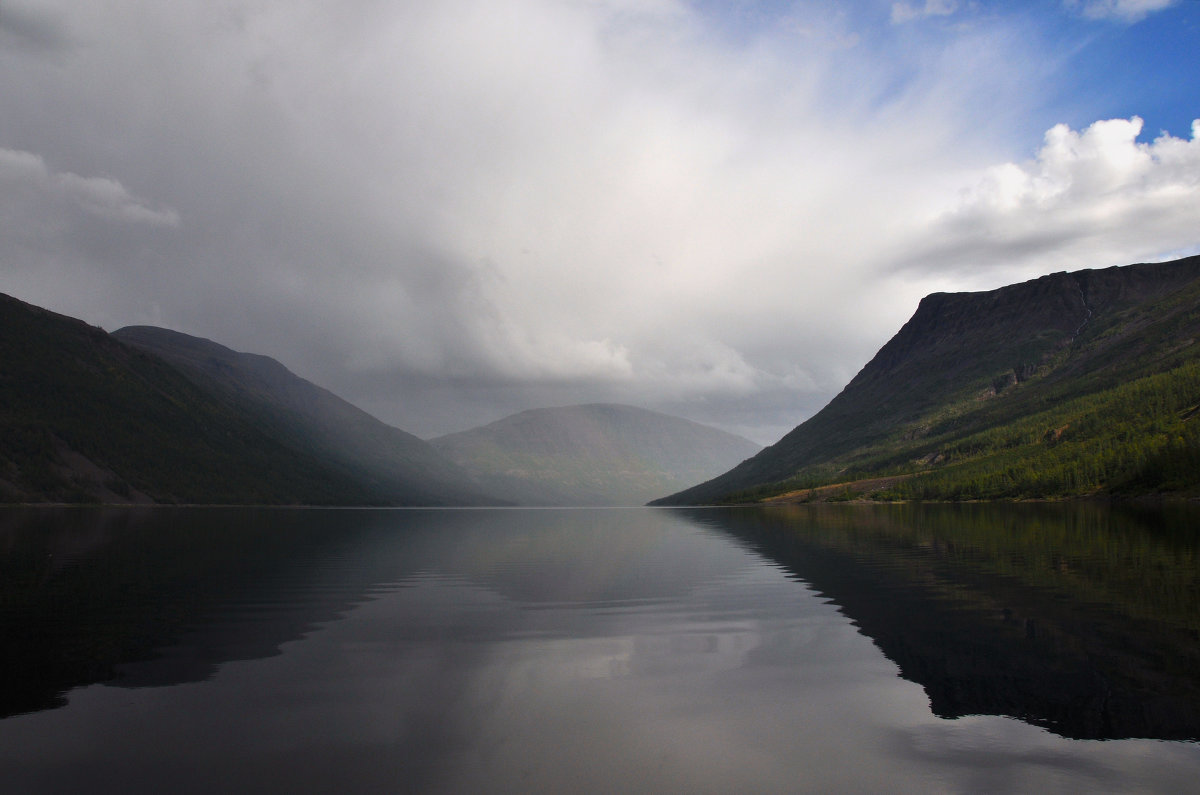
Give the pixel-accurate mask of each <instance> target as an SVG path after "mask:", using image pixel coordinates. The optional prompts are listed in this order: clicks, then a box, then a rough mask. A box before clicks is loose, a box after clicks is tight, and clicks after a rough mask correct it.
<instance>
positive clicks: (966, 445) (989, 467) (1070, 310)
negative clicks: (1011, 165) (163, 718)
mask: <svg viewBox="0 0 1200 795" xmlns="http://www.w3.org/2000/svg"><path fill="white" fill-rule="evenodd" d="M664 495H669V496H664ZM1094 496H1106V497H1146V496H1155V497H1177V498H1190V497H1196V496H1200V257H1190V258H1187V259H1182V260H1177V261H1174V262H1167V263H1152V264H1141V265H1130V266H1125V267H1115V268H1106V269H1102V270H1086V269H1085V270H1079V271H1075V272H1072V273H1056V274H1051V275H1049V276H1044V277H1042V278H1040V279H1035V280H1032V281H1029V282H1024V283H1021V284H1015V285H1010V286H1008V287H1003V288H1000V289H997V290H991V291H986V292H977V293H937V294H933V295H930V296H927V297H926V298H925V299H924V300H922V301H921V303H920V306H919V307H918V308H917V311H916V313H915V314H914V315H913V317H912V318H911V319H910V320H909V321H908V323H906V324H905V325H904V326H903V327H902V328H901V329H900V330H899V331H898V332H897V334H896V335H895V336H894V337H893V338H892V339H891V340H890V341H889V342H888V343H887V344H886V345H884V346H883V348H881V349H880V351H879V352H878V353H877V354H876V355H875V357H874V358H873V359H872V360H871V361H870V362H868V363H867V365H866V366H865V367H863V369H862V370H861V371H860V372H859V373H858V375H856V376H855V377H854V378H853V379H852V380H851V381H850V383H849V384H847V385H846V387H845V388H844V389H843V391H842V392H841V393H840V394H839V395H838V396H837V397H835V398H834V399H833V400H832V401H830V403H829V404H828V405H827V406H826V407H825V408H824V409H822V410H821V411H820V412H818V413H817V414H816V415H814V416H813V417H811V418H809V419H807V420H806V421H804V422H802V423H801V424H799V425H798V426H797V427H796V428H795V429H794V430H793V431H791V432H790V433H788V434H787V435H786V436H784V437H783V438H782V439H780V440H779V441H778V442H777V443H775V444H773V445H771V446H769V447H767V448H760V447H759V446H758V445H756V444H754V443H753V442H750V441H749V440H747V439H744V438H741V437H738V436H735V435H733V434H729V433H726V432H724V431H721V430H718V429H715V428H711V427H707V426H704V425H700V424H698V423H694V422H691V421H689V420H684V419H681V418H678V417H672V416H668V415H665V414H660V413H657V412H652V411H647V410H645V409H641V408H636V407H632V406H624V405H614V404H590V405H582V406H568V407H558V408H539V409H533V410H529V411H525V412H521V413H519V414H516V415H513V416H511V417H507V418H504V419H501V420H499V421H497V422H494V423H491V424H489V425H486V426H483V427H480V428H475V429H472V430H468V431H464V432H461V433H455V434H450V435H447V436H442V437H439V438H436V439H431V440H422V439H419V438H417V437H416V436H414V435H412V434H410V433H406V432H405V431H402V430H400V429H397V428H394V427H391V426H389V425H387V424H385V423H383V422H381V421H379V420H378V419H376V418H374V417H372V416H371V415H369V414H367V413H366V412H364V411H362V410H360V409H358V408H357V407H355V406H353V405H351V404H350V403H348V402H347V401H345V400H343V399H342V398H340V397H338V396H337V395H335V394H333V393H332V392H329V391H328V390H326V389H323V388H321V387H319V386H317V385H315V384H312V383H310V382H308V381H306V380H304V379H302V378H300V377H299V376H297V375H295V374H294V373H292V372H290V371H289V370H288V369H287V368H286V367H285V366H284V365H283V364H281V363H280V362H277V361H275V360H273V359H270V358H268V357H265V356H259V355H255V354H251V353H241V352H237V351H233V350H231V349H229V348H226V347H224V346H222V345H220V344H218V343H216V342H212V341H210V340H205V339H200V338H197V337H192V336H188V335H186V334H182V333H179V332H177V331H171V330H168V329H162V328H155V327H149V326H134V327H127V328H123V329H120V330H118V331H115V332H113V333H111V334H110V333H106V332H105V331H103V330H102V329H99V328H96V327H93V326H89V325H88V324H86V323H84V322H82V321H79V320H76V319H73V318H69V317H66V316H63V315H58V314H55V313H53V312H49V311H47V310H45V309H41V308H39V307H35V306H32V305H30V304H26V303H24V302H22V301H20V300H18V299H16V298H12V297H8V296H0V502H7V503H111V504H129V503H135V504H140V503H145V504H155V503H169V504H231V505H244V504H263V505H383V506H404V505H414V506H415V505H447V506H470V505H641V504H644V503H646V502H648V501H650V502H651V504H657V505H697V504H739V503H758V502H807V501H829V500H856V499H871V500H995V499H1004V500H1011V499H1057V498H1074V497H1094Z"/></svg>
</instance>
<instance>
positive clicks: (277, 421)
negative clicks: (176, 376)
mask: <svg viewBox="0 0 1200 795" xmlns="http://www.w3.org/2000/svg"><path fill="white" fill-rule="evenodd" d="M112 336H113V337H114V338H115V339H117V340H119V341H121V342H123V343H125V344H127V345H130V346H132V347H134V348H138V349H139V350H142V351H144V352H146V353H149V354H152V355H154V356H157V357H159V358H161V359H163V360H164V361H166V362H168V363H170V364H171V365H173V366H175V367H176V368H178V369H179V370H180V372H182V373H184V374H185V375H186V376H188V378H190V379H191V380H192V381H193V382H194V383H196V384H197V385H198V386H200V387H201V388H203V389H205V390H206V391H207V392H209V393H211V394H213V395H215V396H217V397H218V398H219V399H220V400H221V401H222V402H223V403H225V404H226V405H228V406H230V407H231V408H232V409H234V410H236V411H238V412H239V413H241V414H243V415H245V416H248V417H251V418H253V419H254V421H255V422H256V424H257V425H258V427H259V428H262V429H264V430H266V431H267V432H268V433H270V434H271V435H272V436H273V437H274V438H277V439H279V440H280V441H282V442H283V443H284V444H286V445H288V446H289V447H292V448H294V449H298V450H306V451H312V452H313V453H315V454H316V455H317V456H318V457H319V458H321V459H322V460H323V461H327V462H329V463H330V464H331V465H332V466H335V467H336V468H338V469H339V470H341V471H344V472H346V473H349V474H350V475H351V476H353V477H354V478H355V479H356V480H357V481H359V482H361V483H363V484H364V485H365V486H366V487H367V488H368V489H369V491H370V492H371V493H372V494H375V495H377V500H380V501H383V502H386V503H388V504H398V505H462V504H469V505H477V504H492V505H494V504H497V502H501V501H499V500H497V499H495V498H492V497H490V496H486V495H484V494H483V493H482V491H481V490H479V489H477V488H474V487H473V485H472V484H471V478H470V476H469V475H467V473H465V472H464V471H463V470H462V469H460V468H459V467H457V466H455V465H454V464H452V463H451V462H450V461H448V460H447V459H446V458H445V457H444V456H442V455H441V454H439V453H438V452H437V451H436V450H434V449H433V448H432V447H431V446H430V445H429V444H427V443H426V442H424V441H422V440H421V439H419V438H417V437H416V436H413V435H412V434H410V433H406V432H404V431H402V430H399V429H398V428H393V427H392V426H390V425H387V424H385V423H383V422H381V421H380V420H378V419H376V418H375V417H372V416H371V415H370V414H368V413H366V412H365V411H363V410H362V409H359V408H357V407H356V406H354V405H352V404H350V403H348V402H347V401H345V400H343V399H342V398H340V397H338V396H337V395H335V394H333V393H332V392H330V391H329V390H327V389H323V388H321V387H319V386H317V385H315V384H313V383H311V382H309V381H306V380H305V379H303V378H301V377H299V376H298V375H296V374H294V373H292V372H291V371H290V370H288V369H287V368H286V367H284V366H283V365H282V364H280V363H279V362H277V361H275V360H274V359H272V358H270V357H267V356H261V355H258V354H252V353H240V352H238V351H234V350H231V349H229V348H226V347H225V346H223V345H219V344H217V343H215V342H212V341H211V340H206V339H202V338H200V337H192V336H189V335H187V334H182V333H180V332H178V331H171V330H169V329H164V328H156V327H153V326H127V327H126V328H122V329H118V330H117V331H114V332H113V334H112Z"/></svg>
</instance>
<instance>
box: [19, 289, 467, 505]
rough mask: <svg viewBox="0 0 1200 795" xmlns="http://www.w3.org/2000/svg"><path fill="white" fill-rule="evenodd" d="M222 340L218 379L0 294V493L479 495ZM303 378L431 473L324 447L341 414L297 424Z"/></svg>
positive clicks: (331, 500)
mask: <svg viewBox="0 0 1200 795" xmlns="http://www.w3.org/2000/svg"><path fill="white" fill-rule="evenodd" d="M127 336H136V335H127ZM145 336H152V335H149V334H147V335H145ZM170 336H171V335H170V334H169V333H166V332H164V333H163V334H162V335H160V337H161V338H163V339H166V338H169V337H170ZM188 339H190V338H186V337H183V335H179V337H178V340H179V341H183V340H188ZM195 342H196V346H194V347H193V348H192V350H193V351H197V350H203V349H204V347H203V344H202V341H195ZM207 345H209V346H211V349H210V350H212V351H217V350H218V349H220V346H215V345H212V343H207ZM160 347H162V348H163V349H164V351H165V349H166V348H168V347H169V346H166V345H164V346H160ZM220 350H222V351H227V349H220ZM227 353H228V354H230V355H231V356H232V359H230V358H228V357H226V358H225V359H223V360H224V361H226V363H227V364H229V369H228V370H226V371H225V375H224V380H223V381H222V380H220V379H207V378H205V377H201V376H199V375H198V374H197V372H198V370H197V369H196V368H192V369H190V370H189V371H188V372H189V374H185V372H184V371H183V370H181V369H179V368H178V367H176V366H175V365H173V364H171V363H169V362H168V361H166V360H165V359H163V358H161V357H160V356H157V355H152V354H151V353H148V352H146V351H144V350H141V349H139V348H136V347H134V346H132V345H128V344H126V343H124V342H122V341H121V340H120V339H118V338H117V337H115V336H113V335H110V334H107V333H105V332H104V331H103V330H102V329H99V328H95V327H93V326H89V325H87V324H86V323H83V322H82V321H79V320H76V319H74V318H69V317H66V316H63V315H59V314H55V313H53V312H49V311H46V310H44V309H40V308H38V307H35V306H31V305H29V304H26V303H23V302H21V301H18V300H16V299H14V298H11V297H9V296H5V295H0V502H106V503H128V502H140V503H150V502H177V503H208V504H212V503H227V504H252V503H263V504H326V505H328V504H336V505H354V504H410V503H429V502H434V501H436V502H451V501H453V502H455V503H461V502H467V501H472V502H473V501H478V500H479V499H480V498H479V497H477V496H475V495H474V494H469V493H467V492H466V491H465V490H464V489H463V488H462V487H461V486H459V485H457V483H451V484H447V483H446V480H447V479H448V478H459V479H460V480H459V483H461V482H464V481H465V480H466V475H465V474H463V473H462V472H461V471H460V470H457V469H456V468H455V467H454V466H453V465H452V464H450V463H449V462H446V461H445V460H444V459H443V458H442V457H441V456H439V455H438V454H437V453H436V452H435V451H433V449H432V448H430V447H428V445H425V444H424V443H422V442H420V441H419V440H416V439H415V437H409V436H408V435H407V434H402V433H401V432H399V431H395V429H389V428H387V426H383V425H382V423H374V424H372V421H370V420H369V418H365V415H363V416H359V414H361V413H356V411H357V410H353V409H352V407H348V406H346V405H345V404H340V401H338V400H337V398H334V397H333V396H332V395H328V393H324V391H323V390H319V389H317V388H316V387H313V386H312V385H311V384H307V382H303V381H301V379H298V378H296V377H295V376H292V375H291V374H290V373H288V372H287V371H286V370H285V369H284V368H283V367H282V365H279V364H278V363H276V362H272V361H271V360H269V359H265V358H259V357H250V359H247V360H240V359H238V358H237V357H238V356H239V355H238V354H233V353H232V352H231V351H227ZM217 358H218V359H221V357H217ZM239 362H242V363H244V364H246V363H247V362H252V366H251V364H246V369H247V370H249V371H253V372H255V373H257V374H258V375H259V376H261V378H260V379H258V380H256V379H255V378H247V381H246V386H245V388H244V394H242V395H240V396H238V397H235V396H234V393H235V392H237V389H238V387H237V384H238V378H239V377H240V374H241V372H242V371H241V369H240V366H239V364H238V363H239ZM268 374H269V375H268ZM284 387H287V388H284ZM256 390H260V391H258V392H256ZM272 390H282V391H283V392H284V393H287V394H288V395H290V396H291V398H294V402H293V403H290V404H288V403H286V401H285V400H282V399H280V403H278V404H276V406H275V410H274V411H273V410H272V403H271V401H272V400H273V399H274V398H273V395H278V394H280V393H279V392H273V391H272ZM306 391H307V394H308V395H309V398H308V399H309V400H311V403H312V406H313V407H321V406H326V407H329V406H335V407H337V408H336V409H330V411H331V416H337V412H338V411H340V412H341V416H342V418H343V419H344V424H343V425H342V426H341V427H342V428H343V429H344V430H345V432H346V435H347V436H350V437H353V436H354V433H355V431H354V430H353V429H354V428H362V429H367V428H373V429H374V432H376V433H378V434H379V435H380V437H381V442H380V444H383V443H384V442H386V441H388V440H399V441H397V442H396V444H395V449H396V450H397V452H396V453H395V454H394V457H395V458H396V459H398V460H403V461H411V468H412V469H417V468H419V467H425V468H427V470H428V471H429V472H432V473H435V475H437V477H434V478H429V477H427V476H426V474H425V472H424V471H422V472H421V473H420V476H419V477H413V478H408V477H407V476H405V477H401V470H402V467H401V466H400V465H399V464H396V465H394V466H392V467H391V468H390V469H388V468H387V467H386V466H382V465H381V466H380V467H378V468H376V469H371V468H370V467H368V466H365V465H363V464H361V463H359V462H357V461H353V462H351V461H349V460H348V459H347V458H345V457H344V456H338V455H335V454H332V453H331V452H330V447H333V446H332V445H328V444H326V441H325V440H324V439H323V434H324V435H328V434H331V433H334V432H335V430H336V427H337V426H336V424H335V423H334V422H333V421H332V420H329V421H327V422H325V423H324V424H323V423H322V422H314V423H312V425H311V426H310V427H305V426H304V423H303V418H304V411H303V409H302V408H301V407H302V405H303V403H304V400H305V398H304V396H305V394H306ZM339 404H340V405H339ZM314 413H315V409H314ZM362 432H364V433H365V432H366V431H365V430H364V431H362ZM405 437H407V438H405ZM409 439H411V440H412V441H411V442H409V441H408V440H409ZM400 451H403V453H401V452H400ZM421 451H424V453H425V454H424V457H420V456H419V455H418V453H419V452H421ZM388 455H389V454H388V453H385V452H379V453H378V456H377V457H378V458H383V459H387V457H388ZM406 456H409V457H410V458H406ZM364 458H365V459H366V460H368V461H371V460H372V459H371V457H370V456H369V455H366V454H364ZM443 473H445V474H444V475H443ZM450 486H453V488H451V487H450Z"/></svg>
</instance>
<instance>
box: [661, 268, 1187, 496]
mask: <svg viewBox="0 0 1200 795" xmlns="http://www.w3.org/2000/svg"><path fill="white" fill-rule="evenodd" d="M1173 297H1174V298H1173ZM1198 304H1200V257H1188V258H1185V259H1182V260H1177V261H1174V262H1167V263H1151V264H1139V265H1127V266H1119V267H1112V268H1104V269H1098V270H1082V271H1076V272H1072V273H1067V272H1060V273H1054V274H1049V275H1047V276H1043V277H1040V278H1038V279H1033V280H1030V281H1027V282H1022V283H1019V284H1014V285H1007V286H1005V287H1001V288H998V289H996V290H989V291H981V292H969V293H967V292H964V293H933V294H931V295H929V296H926V297H925V298H924V299H922V300H921V302H920V304H919V305H918V308H917V310H916V312H915V313H914V314H913V316H912V318H911V319H910V320H909V321H908V322H907V323H905V324H904V325H903V326H902V327H901V329H900V330H899V331H898V332H897V333H896V334H895V335H894V336H893V337H892V338H891V339H890V340H889V341H888V342H887V343H886V344H885V345H884V346H883V347H882V348H880V350H879V351H878V352H877V353H876V355H875V356H874V357H873V358H872V359H871V360H870V361H869V362H868V363H867V364H866V365H865V366H864V367H863V368H862V369H861V370H860V371H859V372H858V374H857V375H855V377H854V378H853V379H851V381H850V382H849V383H848V384H847V385H846V387H845V388H844V389H843V390H842V391H841V392H840V393H839V394H838V395H837V396H836V397H835V398H833V400H831V401H830V402H829V404H827V405H826V406H825V407H824V408H823V409H822V410H821V411H819V412H818V413H817V414H816V415H814V416H813V417H811V418H810V419H808V420H806V421H805V422H803V423H801V424H800V425H798V426H797V427H796V428H795V429H793V430H792V431H790V432H789V433H788V434H786V435H785V436H784V437H783V438H782V439H780V440H779V441H778V442H776V443H775V444H774V445H771V446H769V447H767V448H765V449H764V450H763V451H762V452H761V453H759V454H758V455H757V456H755V457H754V458H752V459H750V460H749V461H747V462H745V463H743V464H742V465H739V466H738V467H735V468H734V469H732V470H730V471H729V472H726V473H724V474H722V475H720V476H718V477H717V478H714V479H712V480H710V481H706V482H704V483H701V484H698V485H696V486H693V487H691V488H689V489H685V490H683V491H681V492H677V493H675V494H672V495H669V496H667V497H664V498H661V499H660V500H656V501H655V504H664V505H665V504H694V503H697V502H699V503H704V502H711V501H715V502H723V501H737V500H738V499H741V498H743V497H746V498H750V499H751V500H753V499H758V498H759V496H763V495H766V494H767V493H769V492H772V491H774V492H775V493H776V494H778V493H783V492H785V491H787V490H788V487H791V488H792V489H796V488H800V487H804V486H818V485H824V484H826V483H829V482H833V478H834V477H835V476H841V479H843V480H852V479H853V478H851V477H849V476H848V475H847V473H848V472H849V473H851V474H858V475H861V476H863V477H869V476H878V475H881V474H889V475H894V474H899V473H906V474H920V473H922V472H923V471H924V470H923V469H922V468H921V467H916V466H912V465H909V466H907V467H906V466H905V465H904V458H903V456H904V454H905V453H911V457H916V456H917V455H918V454H920V455H930V456H933V457H934V458H936V456H937V455H938V454H939V451H937V450H932V451H926V450H924V449H923V448H922V440H924V439H932V438H939V437H940V436H945V435H946V434H952V433H953V432H954V431H955V429H956V428H957V429H958V431H959V432H960V435H961V434H966V433H967V432H968V431H972V430H974V431H979V432H982V431H983V430H985V429H986V428H987V427H998V426H1001V425H1003V424H1004V423H1014V422H1017V421H1018V420H1019V419H1020V418H1021V417H1023V416H1031V415H1035V414H1037V413H1038V412H1041V411H1045V410H1048V409H1050V408H1052V407H1053V406H1054V405H1055V404H1057V403H1059V402H1063V401H1068V400H1072V399H1082V398H1084V397H1086V396H1088V395H1099V394H1101V393H1102V392H1104V391H1105V390H1110V389H1115V388H1117V386H1119V385H1121V384H1122V383H1129V382H1132V381H1135V380H1136V379H1139V378H1145V377H1149V376H1152V375H1155V374H1157V373H1160V372H1165V371H1168V370H1172V369H1173V368H1176V367H1179V366H1182V365H1185V364H1187V363H1188V362H1191V361H1194V360H1195V359H1197V357H1200V349H1198V348H1197V346H1196V344H1195V339H1196V337H1197V336H1200V313H1198V312H1197V311H1196V307H1197V305H1198ZM1171 324H1174V325H1173V326H1172V325H1171ZM989 422H990V423H991V426H989V425H988V423H989ZM972 423H974V424H972ZM889 453H890V454H891V456H892V457H891V459H888V462H889V463H890V466H883V465H880V464H879V462H878V461H877V462H875V463H874V464H871V465H867V463H868V459H870V458H871V457H872V456H874V457H875V458H880V457H884V458H885V459H886V455H885V454H889ZM860 464H861V466H860ZM931 464H932V462H931ZM856 466H859V469H860V470H861V471H858V472H856V471H855V467H856ZM927 468H928V467H926V469H927ZM770 484H776V485H777V486H778V488H774V487H772V486H771V485H770ZM738 495H741V496H740V497H739V496H738ZM1012 496H1016V495H1015V494H1014V495H1012ZM1027 496H1034V495H1027Z"/></svg>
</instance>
